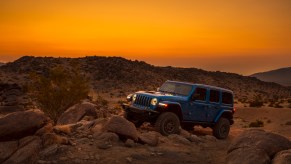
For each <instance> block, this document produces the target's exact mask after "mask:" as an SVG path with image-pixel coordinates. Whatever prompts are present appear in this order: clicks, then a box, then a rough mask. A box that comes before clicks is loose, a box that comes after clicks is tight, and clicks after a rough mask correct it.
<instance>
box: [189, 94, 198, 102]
mask: <svg viewBox="0 0 291 164" xmlns="http://www.w3.org/2000/svg"><path fill="white" fill-rule="evenodd" d="M199 97H200V94H199V93H194V94H193V95H192V98H191V99H192V101H195V100H197V99H198V98H199Z"/></svg>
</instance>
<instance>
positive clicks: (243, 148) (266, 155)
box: [226, 129, 291, 164]
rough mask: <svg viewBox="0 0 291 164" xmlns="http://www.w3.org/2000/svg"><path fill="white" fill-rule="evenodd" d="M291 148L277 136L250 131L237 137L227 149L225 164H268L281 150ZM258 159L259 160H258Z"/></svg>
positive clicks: (290, 144) (288, 143) (290, 143)
mask: <svg viewBox="0 0 291 164" xmlns="http://www.w3.org/2000/svg"><path fill="white" fill-rule="evenodd" d="M290 148H291V142H290V141H289V140H288V139H287V138H285V137H283V136H280V135H278V134H274V133H269V132H265V131H264V130H258V129H251V130H247V131H245V132H243V133H242V134H241V135H240V136H238V137H237V138H236V139H235V140H234V141H233V142H232V143H231V145H230V147H229V148H228V155H227V159H226V161H227V163H231V164H236V163H241V161H244V163H254V162H255V163H269V162H270V160H271V159H272V157H273V156H274V155H275V154H276V153H277V152H280V151H282V150H287V149H290ZM258 159H260V160H258Z"/></svg>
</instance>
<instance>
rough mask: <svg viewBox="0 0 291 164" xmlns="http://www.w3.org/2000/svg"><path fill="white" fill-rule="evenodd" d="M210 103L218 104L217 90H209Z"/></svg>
mask: <svg viewBox="0 0 291 164" xmlns="http://www.w3.org/2000/svg"><path fill="white" fill-rule="evenodd" d="M209 101H210V102H219V91H217V90H210V97H209Z"/></svg>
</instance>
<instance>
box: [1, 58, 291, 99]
mask: <svg viewBox="0 0 291 164" xmlns="http://www.w3.org/2000/svg"><path fill="white" fill-rule="evenodd" d="M76 64H77V65H78V67H79V70H80V72H81V73H83V74H86V75H87V77H89V78H90V83H91V85H92V87H93V89H94V90H97V91H98V92H110V91H111V90H116V89H117V90H120V91H121V92H126V93H128V92H133V91H137V90H155V89H156V88H157V87H159V86H160V85H161V84H162V83H163V82H164V81H166V80H177V81H186V82H191V83H202V84H207V85H214V86H218V87H223V88H227V89H230V90H233V91H234V93H235V95H236V98H237V99H239V100H240V101H246V100H251V99H254V98H255V97H257V96H260V97H262V98H263V99H266V100H267V99H273V98H278V97H289V96H290V95H291V88H287V87H284V86H281V85H279V84H276V83H272V82H263V81H260V80H258V79H257V78H255V77H249V76H242V75H239V74H235V73H226V72H220V71H205V70H202V69H197V68H179V67H171V66H167V67H161V66H153V65H150V64H147V63H145V62H144V61H137V60H134V61H132V60H127V59H125V58H121V57H101V56H88V57H83V58H53V57H32V56H25V57H22V58H20V59H18V60H16V61H14V62H10V63H7V64H5V65H4V66H2V67H1V69H0V71H2V74H4V75H5V74H10V75H9V78H10V81H13V79H18V80H17V81H16V82H18V83H21V81H29V80H30V79H29V74H30V73H31V72H35V73H38V74H43V75H46V74H48V72H49V70H50V69H51V68H54V67H57V66H63V67H65V68H66V69H68V70H71V69H72V68H73V67H75V66H74V65H76ZM3 79H4V78H3ZM21 79H23V80H21ZM14 81H15V80H14ZM23 85H24V84H23Z"/></svg>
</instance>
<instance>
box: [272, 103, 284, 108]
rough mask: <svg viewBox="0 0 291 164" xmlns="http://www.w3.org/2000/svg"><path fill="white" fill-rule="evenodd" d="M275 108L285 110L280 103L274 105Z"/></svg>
mask: <svg viewBox="0 0 291 164" xmlns="http://www.w3.org/2000/svg"><path fill="white" fill-rule="evenodd" d="M274 107H275V108H283V106H282V105H281V104H280V103H276V104H275V105H274Z"/></svg>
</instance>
